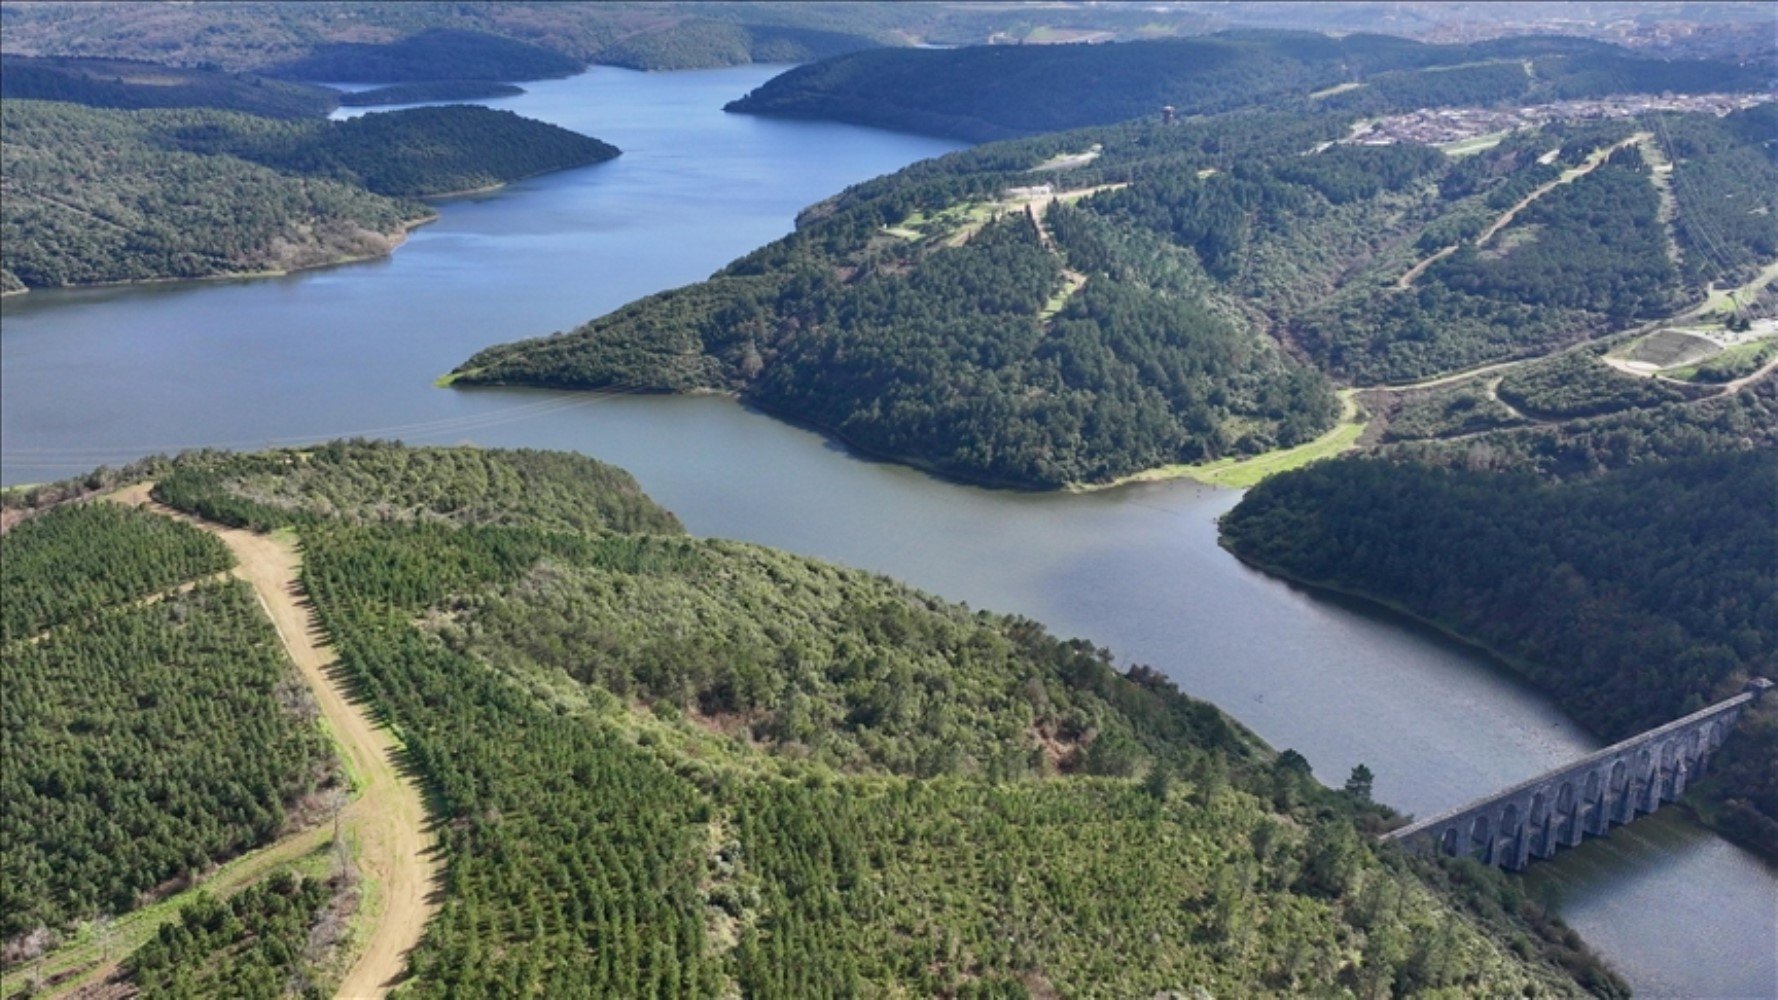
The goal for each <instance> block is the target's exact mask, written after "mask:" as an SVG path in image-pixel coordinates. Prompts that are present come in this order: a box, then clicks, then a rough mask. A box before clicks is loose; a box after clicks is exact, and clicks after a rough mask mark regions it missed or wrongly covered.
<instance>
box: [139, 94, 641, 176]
mask: <svg viewBox="0 0 1778 1000" xmlns="http://www.w3.org/2000/svg"><path fill="white" fill-rule="evenodd" d="M157 125H158V126H159V128H158V134H159V136H161V137H162V141H163V142H164V143H165V144H166V145H168V146H170V147H173V148H176V149H181V150H184V151H187V152H192V153H199V154H203V155H205V156H232V157H235V158H237V159H241V160H247V161H249V162H252V163H258V164H261V165H263V166H267V167H271V168H272V169H274V170H277V171H280V172H282V173H286V174H295V175H299V176H303V177H316V178H325V179H327V180H334V181H339V182H341V183H344V184H351V185H353V186H356V187H361V188H364V189H366V190H369V191H373V192H375V193H377V194H381V195H387V196H391V197H410V198H423V197H428V196H432V195H440V194H447V193H453V192H459V191H468V190H474V189H478V188H484V187H490V186H493V185H496V184H503V183H505V182H507V181H513V180H518V179H520V178H524V177H530V176H533V175H536V174H541V173H548V172H550V171H552V170H565V169H568V168H570V167H579V166H585V165H587V164H591V163H602V162H604V161H605V160H609V159H611V158H612V157H614V156H616V155H618V151H617V148H616V147H615V146H611V145H609V144H607V143H604V142H600V141H599V140H597V139H593V138H590V137H588V136H584V135H580V134H579V133H576V132H570V131H568V130H567V129H565V128H562V127H560V126H557V125H551V124H549V123H547V122H540V121H534V120H532V119H529V118H522V117H520V116H519V115H517V114H514V113H513V112H511V111H497V110H493V109H490V108H482V107H476V106H474V105H466V104H465V105H451V106H448V107H440V108H408V109H404V110H400V111H386V112H380V113H376V114H366V115H360V116H358V117H356V118H349V119H346V120H344V121H328V122H275V121H271V120H269V119H265V118H252V117H247V116H241V115H224V116H213V117H212V116H206V117H203V118H198V119H195V120H186V121H164V122H160V123H157Z"/></svg>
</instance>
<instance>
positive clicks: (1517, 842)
mask: <svg viewBox="0 0 1778 1000" xmlns="http://www.w3.org/2000/svg"><path fill="white" fill-rule="evenodd" d="M1771 687H1772V682H1771V681H1768V680H1764V679H1757V678H1756V679H1755V680H1753V681H1752V682H1750V683H1749V684H1748V685H1747V690H1745V691H1743V692H1742V693H1741V694H1738V695H1736V696H1735V697H1733V698H1730V699H1728V700H1726V701H1722V702H1718V703H1717V704H1715V705H1711V706H1710V707H1709V708H1705V709H1702V710H1700V711H1697V712H1693V713H1692V714H1690V715H1688V716H1686V717H1685V718H1683V719H1676V720H1674V721H1673V722H1669V723H1667V724H1666V725H1664V726H1660V727H1658V728H1656V729H1651V730H1649V731H1648V732H1646V733H1642V734H1641V735H1638V736H1633V737H1631V738H1630V739H1627V740H1624V741H1623V742H1621V743H1615V744H1613V745H1611V746H1608V747H1606V748H1605V749H1603V750H1600V751H1597V752H1595V753H1591V754H1588V755H1587V756H1585V757H1582V758H1581V759H1579V760H1577V761H1574V762H1573V763H1571V764H1565V765H1563V766H1561V767H1558V768H1556V769H1555V770H1553V771H1549V772H1547V773H1545V774H1542V775H1539V776H1537V777H1535V778H1532V779H1531V780H1530V781H1523V782H1520V783H1519V784H1517V785H1514V786H1512V787H1511V788H1508V789H1505V790H1503V791H1500V792H1497V793H1495V794H1493V795H1490V796H1488V797H1487V798H1484V799H1479V800H1477V801H1474V802H1471V803H1469V804H1467V805H1464V806H1461V807H1459V808H1457V809H1453V810H1450V811H1448V812H1444V813H1440V814H1439V815H1437V816H1433V817H1430V818H1428V819H1423V820H1419V821H1417V822H1415V823H1412V824H1410V825H1408V826H1405V827H1402V828H1401V829H1399V830H1395V831H1393V832H1391V833H1389V834H1387V835H1385V836H1384V838H1383V839H1384V840H1392V841H1396V842H1398V843H1400V844H1401V845H1402V846H1403V847H1405V848H1407V849H1408V850H1411V851H1415V852H1417V853H1423V854H1434V853H1442V854H1447V855H1452V856H1467V857H1472V858H1475V859H1476V860H1478V861H1481V862H1482V863H1483V864H1489V865H1495V866H1498V867H1501V868H1505V869H1508V870H1511V871H1517V870H1519V869H1521V868H1523V867H1525V865H1526V864H1527V863H1528V862H1530V861H1531V860H1532V859H1533V858H1547V857H1549V856H1551V855H1553V854H1555V853H1556V851H1557V850H1558V849H1559V848H1562V847H1572V846H1574V845H1576V844H1579V843H1580V842H1581V840H1582V839H1584V838H1586V837H1589V836H1600V835H1602V834H1604V833H1606V832H1607V831H1608V830H1610V829H1611V828H1612V827H1613V826H1618V825H1621V824H1624V823H1628V822H1630V821H1631V820H1633V819H1635V818H1636V817H1638V816H1642V815H1645V814H1647V813H1651V812H1654V811H1655V810H1656V809H1659V808H1660V807H1661V804H1662V803H1664V802H1670V801H1672V800H1674V799H1676V798H1678V797H1679V796H1680V795H1682V794H1684V793H1685V788H1686V785H1687V784H1688V783H1689V782H1691V781H1693V780H1695V779H1696V778H1697V777H1698V776H1699V775H1701V774H1703V773H1704V772H1705V770H1706V768H1707V767H1708V766H1709V762H1710V758H1711V756H1712V755H1713V754H1715V752H1716V750H1717V748H1719V747H1721V746H1722V741H1723V739H1724V738H1725V737H1726V736H1728V733H1729V730H1730V729H1731V728H1732V727H1733V726H1734V724H1735V720H1736V719H1738V718H1739V717H1740V715H1741V712H1742V711H1743V710H1744V709H1745V708H1746V707H1747V706H1748V705H1749V704H1752V703H1753V702H1755V701H1758V700H1759V698H1760V697H1761V696H1762V695H1763V694H1764V693H1765V691H1766V690H1767V689H1769V688H1771Z"/></svg>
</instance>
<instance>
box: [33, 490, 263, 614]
mask: <svg viewBox="0 0 1778 1000" xmlns="http://www.w3.org/2000/svg"><path fill="white" fill-rule="evenodd" d="M0 551H4V552H5V553H6V558H5V560H4V561H0V592H4V593H5V594H6V601H5V604H4V606H3V607H0V642H13V641H16V640H20V639H25V638H28V637H30V636H35V635H38V634H40V633H42V632H44V631H45V630H47V629H51V628H55V627H57V626H60V625H67V624H70V623H73V622H78V621H80V620H81V619H82V618H85V617H87V616H90V615H92V614H94V613H96V612H98V611H100V610H102V609H104V608H106V607H110V606H112V605H116V604H123V603H127V602H130V601H135V600H140V599H142V598H144V597H147V596H149V595H151V594H156V593H159V592H160V591H162V590H165V589H167V588H168V587H171V586H174V585H175V584H179V583H183V582H185V581H187V580H195V579H197V578H198V577H202V576H210V575H214V574H216V573H220V572H221V571H223V570H225V569H228V568H229V566H231V565H232V564H233V559H232V558H231V557H230V556H229V554H228V550H227V549H225V548H224V547H223V545H222V543H221V542H218V541H217V540H216V539H215V538H213V537H211V536H210V535H207V534H205V533H204V532H202V531H198V530H196V529H194V528H189V527H187V526H185V525H183V524H180V523H178V522H177V521H171V520H168V519H167V518H164V517H157V516H155V515H153V514H149V513H145V512H143V511H137V510H130V509H128V508H125V507H122V506H119V505H117V504H99V503H86V504H74V505H70V506H67V507H63V508H60V509H58V510H57V511H56V516H54V517H43V518H35V519H33V520H31V521H30V522H29V523H27V524H23V525H21V526H20V527H19V529H18V530H17V531H15V532H10V533H8V534H7V535H6V536H5V541H3V542H0ZM51 577H54V578H55V579H56V581H57V582H56V585H55V586H53V587H46V586H44V585H43V581H44V580H46V579H49V578H51Z"/></svg>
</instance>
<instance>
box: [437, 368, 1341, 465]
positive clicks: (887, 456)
mask: <svg viewBox="0 0 1778 1000" xmlns="http://www.w3.org/2000/svg"><path fill="white" fill-rule="evenodd" d="M475 375H476V372H475V371H464V372H456V371H451V372H445V373H444V374H442V375H439V376H438V377H436V378H434V379H433V380H432V385H433V386H434V387H435V388H439V389H456V388H467V389H476V388H489V389H500V388H504V389H547V390H551V391H555V392H589V393H605V394H608V395H624V396H726V397H728V398H729V399H732V400H734V401H735V402H736V403H739V404H740V405H741V406H742V407H744V408H747V409H750V410H754V411H757V412H759V413H762V414H765V415H766V416H768V417H771V418H772V419H774V420H777V421H780V422H782V423H786V424H789V425H790V426H792V427H798V428H801V429H803V430H806V431H812V432H814V433H816V434H819V435H821V436H822V437H824V438H826V439H828V440H829V441H832V442H834V443H836V444H839V445H841V446H842V447H843V448H844V449H845V450H846V452H847V453H848V454H850V455H851V456H852V457H853V458H857V459H859V460H862V461H868V462H878V463H883V464H889V465H900V466H903V467H905V468H909V469H912V470H914V471H915V472H920V473H923V474H925V475H928V476H931V477H933V478H934V479H939V480H943V481H944V482H947V483H955V484H957V485H959V486H971V487H975V488H976V489H983V490H1007V491H1010V492H1014V493H1031V494H1088V493H1103V492H1106V491H1108V490H1114V489H1120V488H1123V487H1126V486H1135V485H1139V484H1142V483H1159V482H1174V481H1178V480H1181V479H1189V480H1192V481H1194V482H1196V483H1199V484H1200V485H1204V486H1211V487H1214V488H1216V489H1230V490H1245V489H1248V488H1250V487H1252V486H1253V485H1255V484H1256V483H1258V482H1260V481H1262V480H1264V479H1267V478H1270V477H1271V476H1273V475H1276V474H1278V473H1280V472H1288V471H1290V470H1291V469H1295V468H1298V467H1300V466H1301V465H1306V464H1308V463H1309V462H1313V461H1318V460H1320V459H1322V458H1331V457H1334V456H1336V455H1341V454H1344V453H1346V452H1348V451H1351V450H1353V449H1354V448H1356V447H1357V444H1358V439H1359V437H1360V436H1361V435H1362V434H1363V433H1364V428H1365V421H1363V420H1360V419H1358V414H1359V411H1358V404H1357V402H1356V400H1355V398H1354V397H1355V396H1356V390H1353V389H1341V390H1340V391H1339V394H1340V401H1341V407H1342V412H1341V414H1340V419H1339V421H1338V422H1336V423H1335V424H1334V426H1333V429H1332V430H1329V431H1327V432H1326V433H1324V434H1322V435H1321V436H1320V437H1317V438H1315V439H1314V440H1313V441H1306V442H1304V443H1302V444H1299V445H1292V446H1291V447H1289V448H1277V449H1274V450H1272V451H1267V452H1261V453H1260V454H1258V455H1249V456H1247V457H1245V458H1240V459H1226V458H1225V459H1218V460H1217V461H1216V462H1213V463H1208V464H1205V465H1162V466H1156V467H1153V468H1150V469H1144V470H1141V471H1139V472H1133V473H1130V474H1129V475H1125V476H1119V477H1118V478H1116V479H1112V480H1108V481H1105V482H1095V483H1081V482H1065V483H1061V484H1059V485H1056V486H1032V485H1030V484H1028V483H1019V482H1013V481H1010V480H1002V479H992V478H988V477H983V476H971V475H964V474H962V473H958V472H953V471H950V470H947V469H944V468H942V467H940V466H938V465H935V464H933V463H932V462H929V461H926V460H924V459H920V458H916V457H914V456H911V455H901V454H895V453H893V452H887V451H881V450H879V449H875V448H869V447H866V446H864V445H861V444H859V443H858V442H857V441H855V440H853V439H851V438H849V437H847V436H846V435H845V434H844V433H842V432H841V431H839V430H837V429H835V428H832V427H828V426H826V425H824V424H819V423H816V422H814V421H811V420H805V419H803V418H801V417H798V416H796V415H794V414H790V413H786V412H784V411H782V410H780V409H778V408H776V407H773V406H770V405H768V404H766V403H762V402H760V401H758V400H755V399H748V398H747V397H745V396H743V395H742V394H740V393H739V392H736V391H734V390H732V389H711V388H707V387H700V388H694V389H623V390H618V389H613V388H611V387H609V386H584V385H551V384H548V383H543V382H476V381H465V380H466V379H473V378H474V377H475ZM1335 444H1337V445H1338V447H1337V448H1335V449H1334V450H1331V451H1328V450H1326V449H1328V448H1329V447H1330V446H1332V445H1335ZM1323 451H1325V454H1323V453H1322V452H1323ZM1297 458H1301V461H1296V459H1297ZM1224 462H1226V463H1228V464H1227V465H1223V464H1220V463H1224ZM1272 464H1277V466H1278V467H1277V468H1271V469H1267V470H1266V471H1263V472H1262V473H1261V474H1260V475H1259V477H1258V478H1256V479H1254V480H1252V481H1251V482H1248V481H1245V476H1244V475H1242V473H1246V472H1249V471H1253V470H1255V469H1262V468H1265V467H1266V466H1268V465H1272ZM1206 473H1208V475H1207V474H1206ZM1218 473H1223V474H1226V475H1217V474H1218Z"/></svg>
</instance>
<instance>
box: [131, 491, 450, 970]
mask: <svg viewBox="0 0 1778 1000" xmlns="http://www.w3.org/2000/svg"><path fill="white" fill-rule="evenodd" d="M151 485H152V484H141V485H138V486H133V487H130V488H128V489H125V490H122V491H119V492H118V493H117V494H115V496H114V499H116V500H117V501H119V502H122V503H127V504H131V505H138V504H144V503H145V504H148V505H149V507H150V508H151V509H153V510H155V511H156V512H158V513H162V514H165V515H167V516H169V517H174V518H178V519H180V520H183V521H186V522H188V523H191V524H195V525H197V526H198V527H201V528H203V529H204V530H206V531H209V532H211V533H212V534H214V535H216V536H217V537H218V538H220V539H221V540H222V541H223V543H224V544H226V545H227V546H228V547H229V550H230V551H231V552H233V553H234V555H235V558H236V559H238V560H239V561H240V565H239V566H237V567H236V568H235V573H236V575H237V576H239V577H240V578H241V579H243V580H245V581H247V582H248V583H249V584H251V585H252V587H253V590H254V592H255V593H256V594H258V595H259V600H260V603H261V605H262V606H263V607H264V608H265V611H266V614H267V615H268V616H269V617H270V618H271V620H272V625H273V626H274V627H275V628H276V629H277V630H278V637H279V639H281V640H282V641H283V643H284V648H285V649H286V650H287V651H288V652H289V654H290V659H291V661H292V662H294V663H295V664H296V666H297V670H298V671H299V672H300V673H301V675H302V678H303V680H304V681H306V682H308V685H309V688H310V689H311V690H312V691H313V692H314V694H315V701H316V703H317V704H319V705H320V707H321V714H322V715H323V716H325V717H326V719H327V723H328V726H329V728H330V729H331V731H332V733H333V736H334V738H335V739H336V740H337V741H338V743H339V746H340V750H341V752H342V753H343V754H344V755H345V756H346V758H347V765H348V767H349V769H350V772H351V773H352V775H353V776H354V777H356V778H357V781H358V785H359V787H358V797H357V798H356V799H354V800H353V801H352V803H351V804H350V805H348V806H346V808H345V809H344V810H343V811H342V813H341V819H342V821H343V823H344V824H345V827H346V829H348V830H349V831H351V833H352V835H353V839H354V840H355V841H356V843H357V846H358V857H357V863H358V869H359V873H360V874H361V875H362V876H363V877H364V878H365V879H366V880H367V881H368V882H370V883H371V884H372V885H374V886H375V887H376V889H375V892H374V894H373V897H374V898H373V900H372V907H371V912H368V913H367V914H366V919H367V920H368V921H369V922H370V923H369V926H370V933H369V935H368V936H367V939H366V941H365V943H364V951H363V953H362V954H361V955H360V956H359V957H358V960H357V962H355V963H354V964H353V965H352V967H351V970H350V971H349V972H347V973H346V978H345V981H344V982H342V983H341V984H340V988H339V993H338V995H339V996H341V997H350V998H354V1000H355V998H358V997H381V996H384V995H386V994H387V993H388V992H389V990H390V989H391V988H392V987H393V986H395V985H396V984H397V983H398V982H399V981H400V979H401V977H402V975H403V973H404V972H405V970H406V967H407V956H408V953H409V952H410V951H412V950H413V948H414V945H416V944H418V943H419V940H420V934H421V932H422V931H424V929H425V927H426V921H427V919H428V918H429V917H431V915H432V912H433V910H434V908H435V907H434V904H433V903H432V902H431V901H430V900H429V899H428V896H429V895H430V893H431V891H432V888H433V886H434V885H435V883H436V882H437V881H438V879H439V876H440V865H439V863H438V862H437V860H436V858H435V856H434V851H433V847H434V839H435V838H434V837H433V835H432V834H431V832H430V831H429V830H428V829H427V827H428V823H427V817H426V806H425V801H424V799H423V798H422V796H421V793H420V789H419V787H418V786H417V785H416V784H415V783H414V782H412V781H409V780H407V779H405V778H403V777H402V776H401V774H400V772H399V771H398V770H397V766H396V753H397V750H398V748H399V744H398V741H397V740H396V738H395V736H394V734H392V733H391V732H390V731H389V730H387V729H385V728H381V727H379V726H378V725H377V724H376V723H374V722H373V721H372V720H371V718H370V716H369V715H368V714H367V713H366V711H365V710H364V708H363V707H361V706H360V705H358V704H356V703H355V702H354V701H353V700H352V697H351V695H350V694H349V693H348V692H347V691H346V689H345V687H344V685H343V684H342V683H341V682H340V681H339V680H337V679H336V678H335V677H333V676H332V669H333V667H334V664H335V662H336V661H335V657H334V655H333V653H332V651H331V650H329V649H327V648H325V647H324V646H323V645H322V644H321V643H322V641H323V633H322V630H321V625H320V622H319V621H317V620H316V617H315V614H314V611H313V609H312V608H310V607H308V606H307V599H306V598H305V597H304V596H303V594H302V586H301V583H300V582H299V573H300V571H301V568H302V557H301V556H300V555H299V554H298V553H297V551H296V546H295V545H294V543H293V542H292V541H291V540H288V539H284V538H278V537H274V536H271V535H260V534H255V533H253V532H251V531H246V530H243V529H240V528H227V527H224V526H222V525H219V524H216V523H214V522H211V521H205V520H202V519H200V518H195V517H191V516H190V515H187V514H184V513H182V512H180V511H176V510H173V509H172V508H170V507H165V506H162V505H161V504H158V503H155V502H154V501H152V500H150V499H149V497H148V490H149V488H150V486H151Z"/></svg>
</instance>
